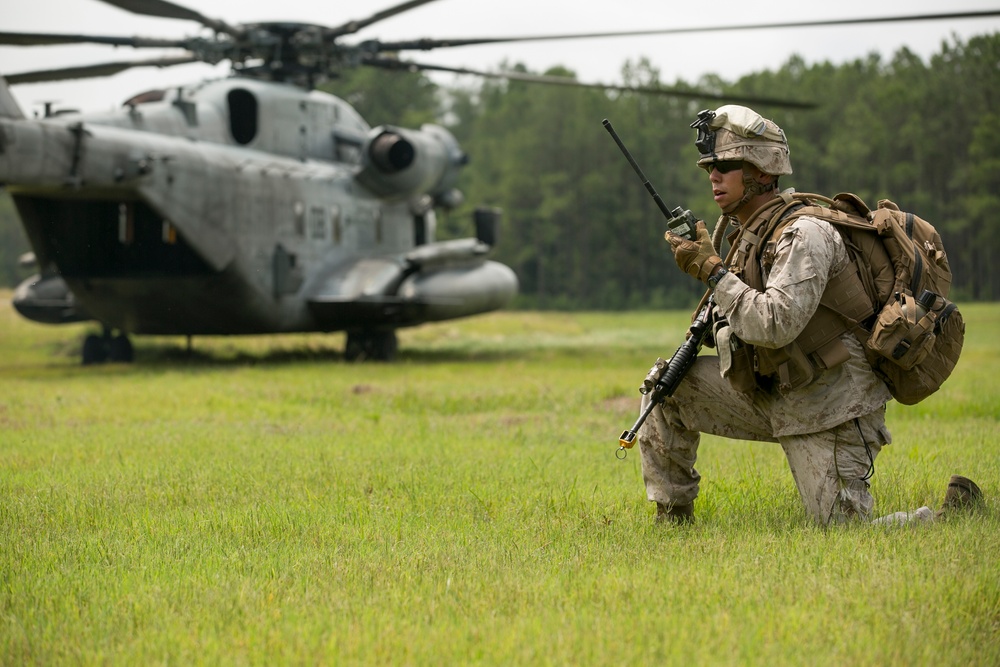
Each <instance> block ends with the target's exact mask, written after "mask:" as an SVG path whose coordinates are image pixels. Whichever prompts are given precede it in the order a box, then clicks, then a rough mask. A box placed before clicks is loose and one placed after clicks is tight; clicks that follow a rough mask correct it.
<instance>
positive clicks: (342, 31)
mask: <svg viewBox="0 0 1000 667" xmlns="http://www.w3.org/2000/svg"><path fill="white" fill-rule="evenodd" d="M107 1H108V0H105V2H107ZM430 2H435V0H407V2H401V3H400V4H398V5H395V6H393V7H389V8H388V9H383V10H382V11H380V12H375V13H374V14H372V15H371V16H369V17H368V18H366V19H357V20H353V21H347V22H346V23H343V24H341V25H339V26H337V27H335V28H326V29H325V30H324V31H323V33H324V35H325V36H326V37H327V39H336V38H337V37H340V36H342V35H351V34H354V33H356V32H358V31H359V30H361V29H362V28H367V27H368V26H370V25H372V24H373V23H378V22H379V21H384V20H385V19H387V18H391V17H393V16H396V15H397V14H402V13H403V12H408V11H410V10H411V9H416V8H417V7H420V6H421V5H426V4H427V3H430Z"/></svg>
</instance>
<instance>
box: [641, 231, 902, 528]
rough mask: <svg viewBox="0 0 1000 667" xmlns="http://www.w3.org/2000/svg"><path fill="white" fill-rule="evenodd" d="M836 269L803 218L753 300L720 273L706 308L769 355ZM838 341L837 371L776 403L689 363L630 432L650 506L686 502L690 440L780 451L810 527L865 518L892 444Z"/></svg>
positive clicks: (876, 395) (830, 239) (783, 241)
mask: <svg viewBox="0 0 1000 667" xmlns="http://www.w3.org/2000/svg"><path fill="white" fill-rule="evenodd" d="M847 262H848V257H847V251H846V249H845V247H844V242H843V239H842V238H841V236H840V234H839V233H838V232H837V231H836V230H835V229H834V228H833V227H832V226H831V225H830V224H829V223H827V222H825V221H822V220H818V219H816V218H811V217H802V218H799V219H797V220H796V221H795V222H793V223H792V224H790V225H788V226H787V227H786V228H785V229H784V231H783V232H782V234H781V237H780V239H779V241H778V245H777V250H776V256H775V261H774V264H773V265H772V267H771V270H770V273H769V274H765V275H764V279H765V284H766V290H765V291H764V292H760V291H757V290H755V289H753V288H751V287H749V286H748V285H747V284H746V283H744V282H743V281H741V280H740V279H739V278H738V277H737V276H736V275H734V274H733V273H729V274H726V275H724V276H723V277H722V278H721V280H720V281H719V283H718V285H717V287H716V289H715V301H716V303H717V304H718V306H719V307H720V310H721V313H722V314H723V315H724V316H725V317H726V318H727V320H728V321H729V324H730V326H731V327H732V331H733V333H734V334H735V335H736V336H738V337H739V338H740V340H743V341H745V342H747V343H749V344H751V345H757V346H761V347H767V348H780V347H782V346H784V345H786V344H787V343H789V342H791V341H792V340H794V339H795V338H796V336H797V335H798V334H799V333H800V332H801V331H802V329H803V328H804V327H805V326H806V324H807V323H808V322H809V320H810V319H811V318H812V316H813V314H814V313H815V311H816V308H817V306H818V304H819V301H820V297H821V296H822V294H823V290H824V289H825V288H826V285H827V282H828V280H829V279H830V277H831V276H833V275H836V274H837V272H839V271H840V270H841V268H843V267H844V266H845V265H846V264H847ZM841 340H842V341H843V343H844V345H846V346H847V348H848V350H849V351H850V354H851V356H850V359H848V361H846V362H844V363H843V364H841V365H839V366H836V367H835V368H833V369H830V370H821V371H818V372H817V376H816V378H815V379H814V380H813V381H812V382H810V383H809V384H807V385H805V386H803V387H801V388H798V389H793V390H790V391H787V392H786V393H781V392H779V391H778V389H777V388H774V389H771V390H769V391H767V390H764V389H758V390H755V391H754V392H752V393H750V394H745V393H742V392H739V391H736V390H735V389H733V388H732V387H731V386H730V383H729V381H728V380H727V379H725V378H723V377H721V375H720V371H719V359H718V357H713V356H702V357H700V358H698V359H697V361H696V362H695V364H694V366H693V367H692V369H691V370H690V372H689V373H688V374H687V376H685V378H684V381H683V382H681V384H680V386H679V387H678V388H677V391H676V392H675V393H674V396H673V397H672V398H669V399H667V400H666V402H665V403H664V404H663V405H662V406H661V407H658V408H655V409H654V410H653V412H652V413H651V414H650V416H649V418H648V419H647V420H646V422H645V424H644V425H643V427H642V428H641V429H640V431H639V434H638V439H639V445H640V454H641V459H642V470H643V478H644V480H645V484H646V494H647V496H648V498H649V500H651V501H655V502H658V503H662V504H664V505H686V504H688V503H691V502H692V501H693V500H694V499H695V497H697V495H698V482H699V479H700V475H699V474H698V472H697V471H696V470H695V461H696V458H697V453H698V444H699V441H700V433H712V434H714V435H719V436H723V437H727V438H735V439H741V440H759V441H770V442H778V443H780V444H781V446H782V449H783V450H784V452H785V456H786V458H787V459H788V464H789V467H790V468H791V471H792V475H793V476H794V478H795V483H796V485H797V487H798V490H799V494H800V496H801V498H802V502H803V504H804V505H805V507H806V510H807V511H808V513H809V515H810V516H811V517H813V518H814V519H815V520H816V521H817V522H819V523H820V524H823V525H826V524H827V523H829V522H830V521H831V520H840V519H842V518H847V517H851V516H860V517H868V516H869V514H870V512H871V510H872V506H873V504H874V502H873V500H872V497H871V494H870V493H869V492H868V481H867V477H868V476H869V471H870V469H871V467H872V465H873V464H874V459H875V457H876V456H877V455H878V453H879V451H880V449H881V447H882V446H883V445H885V444H888V443H889V442H890V441H891V436H890V434H889V431H888V430H887V429H886V426H885V419H884V417H885V404H886V402H887V401H888V400H889V399H890V394H889V391H888V389H887V388H886V386H885V384H884V383H883V382H882V381H881V380H879V379H878V378H877V377H876V376H875V375H874V373H873V372H872V370H871V367H870V366H869V365H868V362H867V361H866V360H865V355H864V352H863V350H862V347H861V345H860V343H859V342H858V341H857V339H856V338H855V337H854V335H853V334H851V333H844V334H843V335H842V336H841ZM644 402H645V401H644ZM643 407H645V405H644V406H643Z"/></svg>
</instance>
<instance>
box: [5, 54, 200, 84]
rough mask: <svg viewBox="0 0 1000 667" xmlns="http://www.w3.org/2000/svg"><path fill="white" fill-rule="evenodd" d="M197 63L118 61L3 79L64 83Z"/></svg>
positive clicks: (191, 59) (185, 60) (191, 60)
mask: <svg viewBox="0 0 1000 667" xmlns="http://www.w3.org/2000/svg"><path fill="white" fill-rule="evenodd" d="M197 62H201V58H198V57H197V56H195V55H189V56H178V57H174V58H155V59H152V60H133V61H119V62H112V63H101V64H96V65H82V66H80V67H62V68H60V69H48V70H37V71H34V72H21V73H19V74H7V75H4V78H5V79H6V80H7V83H9V84H10V85H12V86H13V85H17V84H20V83H41V82H43V81H65V80H68V79H89V78H92V77H96V76H111V75H112V74H117V73H118V72H123V71H125V70H127V69H131V68H133V67H172V66H173V65H186V64H187V63H197Z"/></svg>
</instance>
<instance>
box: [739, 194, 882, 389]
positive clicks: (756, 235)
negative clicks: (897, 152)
mask: <svg viewBox="0 0 1000 667" xmlns="http://www.w3.org/2000/svg"><path fill="white" fill-rule="evenodd" d="M810 203H811V202H810V201H809V200H808V199H805V198H803V197H802V196H801V195H799V196H796V195H793V194H791V193H787V192H786V193H782V194H781V195H780V196H778V197H776V198H775V199H773V200H772V201H770V202H768V203H767V204H765V205H764V206H762V207H761V208H759V209H758V210H757V211H755V212H754V214H753V215H752V216H751V218H750V221H749V222H748V223H747V224H746V225H744V226H743V227H742V228H741V229H740V230H738V231H737V234H736V236H735V237H734V238H733V239H731V241H732V243H733V247H732V249H731V251H730V253H729V257H728V259H729V265H730V266H731V267H732V271H733V272H734V273H736V274H737V275H738V276H739V277H740V279H741V280H743V282H745V283H746V284H747V285H749V286H750V287H752V288H754V289H756V290H758V291H761V292H763V291H764V288H765V285H764V282H765V276H766V275H767V274H768V273H770V270H771V266H772V265H773V263H774V259H775V255H776V251H777V245H778V239H779V238H780V236H781V232H782V230H784V228H785V227H786V226H788V225H789V224H791V223H792V222H793V221H794V220H795V219H797V218H798V217H801V215H802V214H803V213H809V212H810V211H806V210H805V209H809V208H812V207H811V206H809V204H810ZM862 205H863V204H862ZM829 215H843V216H845V217H846V216H847V215H848V214H847V213H846V212H845V211H840V210H837V209H830V210H825V214H824V215H823V217H829ZM879 250H881V253H882V255H884V258H881V257H879V258H876V259H875V261H874V262H873V264H882V265H883V266H887V267H888V270H889V272H890V273H891V269H892V264H891V262H890V260H889V258H888V255H887V254H886V253H885V250H884V249H883V248H881V245H880V244H879V245H878V247H877V248H872V249H871V250H870V251H869V252H875V253H877V252H878V251H879ZM848 256H849V257H850V253H849V254H848ZM883 262H884V263H883ZM877 306H878V304H876V303H873V302H872V299H871V298H870V297H869V292H868V291H867V290H866V289H865V282H864V279H863V277H862V275H861V272H860V271H859V267H858V265H857V263H856V262H855V261H849V262H848V264H847V265H846V266H845V267H844V268H843V269H842V270H841V271H840V272H839V273H837V274H836V275H835V276H832V277H831V278H830V280H829V282H828V283H827V286H826V289H825V291H824V292H823V295H822V298H821V299H820V304H819V307H818V308H817V309H816V312H815V314H814V315H813V317H812V319H810V320H809V323H808V324H807V325H806V327H805V329H803V330H802V333H800V334H799V335H798V337H797V338H796V339H795V340H794V341H792V342H791V343H789V344H788V345H785V346H784V347H781V348H777V349H771V348H765V347H760V346H752V345H748V344H746V343H741V346H742V347H741V348H740V349H737V350H734V351H733V354H734V358H737V357H742V358H741V359H737V360H736V363H734V367H733V371H732V372H731V373H730V375H729V376H728V377H729V379H730V382H731V383H732V385H733V386H734V387H735V388H736V389H738V390H740V391H744V392H749V391H753V390H754V389H755V388H757V387H760V388H764V389H769V388H770V387H772V386H774V384H775V383H777V387H778V389H779V391H781V392H788V391H791V390H793V389H796V388H798V387H802V386H804V385H806V384H808V383H809V382H811V381H812V380H813V378H815V376H816V373H817V372H819V371H823V370H827V369H831V368H836V367H837V366H839V365H840V364H842V363H844V362H845V361H847V360H848V359H849V358H850V352H849V350H848V349H847V346H846V345H844V343H843V341H842V340H841V336H842V335H843V334H844V333H846V332H848V331H852V330H855V331H856V332H857V333H859V334H860V333H861V331H862V330H863V329H864V326H865V324H866V323H867V322H868V321H869V320H871V318H872V317H873V316H874V315H875V313H876V312H877Z"/></svg>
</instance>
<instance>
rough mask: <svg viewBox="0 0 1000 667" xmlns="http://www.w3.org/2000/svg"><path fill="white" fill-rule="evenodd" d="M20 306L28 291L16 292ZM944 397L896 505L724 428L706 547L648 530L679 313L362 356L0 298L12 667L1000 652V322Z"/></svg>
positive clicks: (906, 462) (924, 430)
mask: <svg viewBox="0 0 1000 667" xmlns="http://www.w3.org/2000/svg"><path fill="white" fill-rule="evenodd" d="M2 296H4V297H5V298H8V297H9V294H4V295H2ZM963 312H964V313H965V314H966V319H967V321H968V338H967V341H966V351H965V353H964V355H963V359H962V362H961V363H960V365H959V368H958V370H957V371H956V374H955V375H954V376H953V377H952V379H951V380H949V382H948V383H947V384H946V385H945V387H944V389H943V390H942V391H941V392H939V393H938V394H936V395H935V396H933V397H932V398H931V399H929V400H927V401H925V402H924V403H922V404H920V405H919V406H915V407H911V408H906V407H902V406H897V405H891V406H890V409H889V412H890V415H889V420H890V427H891V429H892V431H893V434H894V440H895V441H894V444H893V445H891V446H889V447H887V448H885V449H884V450H883V453H882V454H881V455H880V456H879V458H878V461H877V469H876V476H875V479H874V484H873V492H874V494H875V495H876V500H877V502H878V505H879V507H878V509H879V510H880V511H882V512H886V513H887V512H892V511H896V510H902V509H914V508H916V507H918V506H920V505H924V504H927V505H931V506H936V505H938V504H939V503H940V500H941V497H942V496H943V493H944V485H945V482H946V481H947V479H948V476H949V475H950V474H952V473H962V474H966V475H968V476H970V477H972V478H973V479H975V480H976V481H977V482H979V483H980V485H981V486H982V488H983V490H984V491H985V492H986V494H987V497H988V507H987V510H986V511H984V512H982V513H980V514H977V515H974V516H970V517H962V518H960V519H958V520H953V521H950V522H947V523H938V524H935V525H933V526H920V527H908V528H905V529H897V530H886V529H884V528H881V529H878V528H874V527H870V526H846V527H837V528H833V529H830V530H823V529H820V528H817V527H815V526H813V525H811V524H810V523H809V521H808V520H807V519H806V517H805V516H804V513H803V510H802V509H801V507H800V504H799V500H798V497H797V494H796V492H795V488H794V484H793V482H792V479H791V475H790V473H789V472H788V470H787V466H786V464H785V462H784V458H783V456H782V454H781V451H780V448H778V447H777V446H773V445H767V444H752V443H745V442H735V443H734V442H732V441H725V440H721V439H717V438H711V437H706V438H705V439H704V441H703V446H702V449H701V456H700V460H699V469H700V471H701V473H702V475H703V484H702V491H701V496H700V497H699V500H698V503H697V506H696V511H697V513H698V523H697V524H696V525H695V526H694V527H692V528H687V529H684V528H681V529H678V528H670V527H660V526H655V525H654V524H653V521H652V517H653V513H654V512H653V508H652V507H651V505H650V504H649V503H648V502H646V501H645V494H644V490H643V485H642V479H641V472H640V469H639V463H638V456H637V455H635V454H632V455H630V456H629V457H628V458H627V459H626V460H625V461H618V460H616V459H615V456H614V454H615V449H616V446H617V437H618V434H619V433H620V432H621V430H622V429H623V428H625V427H627V426H629V425H631V423H632V421H633V420H634V419H635V416H636V413H637V407H638V405H637V404H638V392H637V389H636V388H637V386H638V384H639V382H640V381H641V379H642V377H643V376H644V375H645V373H646V370H647V369H648V368H649V365H650V364H651V362H652V361H653V359H655V357H656V356H658V355H662V356H667V355H669V353H671V352H672V351H673V350H674V348H675V347H676V346H677V345H678V344H679V342H680V341H681V339H682V335H683V331H684V325H685V322H686V319H687V314H686V313H680V312H675V313H652V312H643V313H616V314H610V313H608V314H604V313H589V314H556V313H551V314H539V313H497V314H492V315H489V316H485V317H480V318H473V319H469V320H464V321H459V322H449V323H443V324H440V325H434V326H427V327H421V328H418V329H414V330H406V331H402V332H401V358H400V360H399V361H398V362H397V363H394V364H391V365H386V364H369V365H349V364H345V363H343V362H342V361H340V359H339V354H340V351H341V349H342V346H343V337H342V336H338V335H331V336H279V337H270V338H267V337H262V338H231V339H225V338H218V339H195V341H194V353H193V354H191V355H187V354H186V353H185V352H184V345H185V343H184V340H183V339H173V338H137V339H135V341H134V342H135V344H136V356H137V359H136V363H135V364H132V365H117V364H112V365H107V366H100V367H87V368H83V367H81V366H79V363H78V355H79V347H80V342H81V339H82V336H83V334H84V333H86V331H87V330H88V328H87V327H86V326H71V327H44V326H40V325H34V324H31V323H28V322H25V321H23V320H21V319H19V318H18V317H17V316H16V315H15V314H14V313H13V312H12V310H11V309H10V308H9V306H4V307H3V308H0V664H3V665H8V664H9V665H20V664H29V665H35V664H37V665H53V664H116V665H134V664H238V665H243V664H267V665H271V664H310V665H313V664H338V665H339V664H414V665H425V664H434V665H437V664H455V663H458V664H543V665H544V664H552V665H565V664H616V665H618V664H640V665H645V664H664V663H665V664H683V665H688V664H723V665H745V664H761V665H772V664H783V665H799V664H816V665H843V664H860V665H887V664H933V665H968V664H977V665H986V664H998V663H1000V557H998V554H1000V530H998V528H1000V525H998V524H1000V522H998V519H997V516H998V514H997V508H998V501H997V493H998V489H1000V462H998V457H997V453H996V437H997V433H998V431H1000V429H998V424H997V421H998V415H1000V355H998V354H997V353H996V346H995V344H994V343H993V341H994V340H995V338H996V335H997V334H996V332H998V331H1000V306H998V305H970V306H965V307H963Z"/></svg>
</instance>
